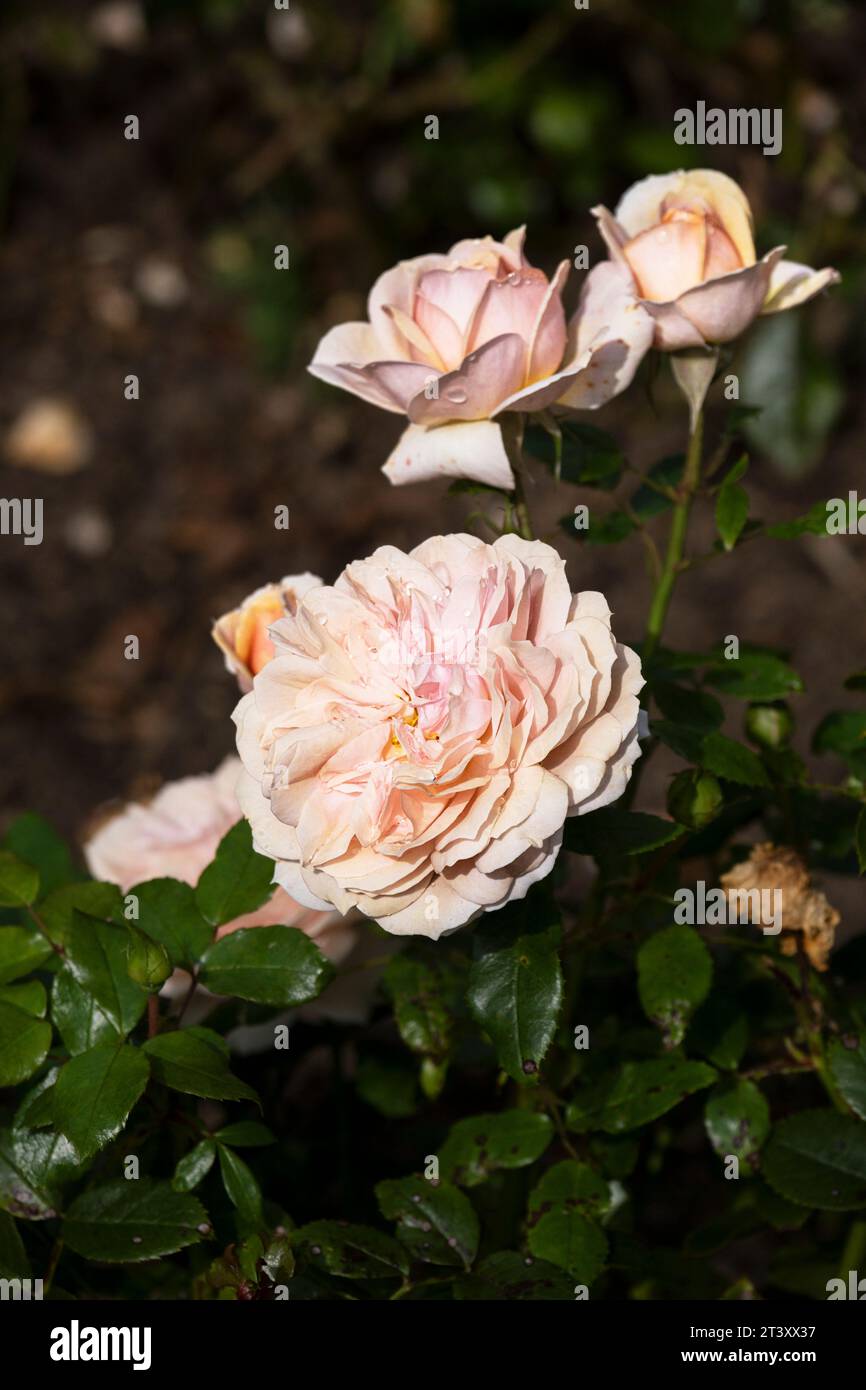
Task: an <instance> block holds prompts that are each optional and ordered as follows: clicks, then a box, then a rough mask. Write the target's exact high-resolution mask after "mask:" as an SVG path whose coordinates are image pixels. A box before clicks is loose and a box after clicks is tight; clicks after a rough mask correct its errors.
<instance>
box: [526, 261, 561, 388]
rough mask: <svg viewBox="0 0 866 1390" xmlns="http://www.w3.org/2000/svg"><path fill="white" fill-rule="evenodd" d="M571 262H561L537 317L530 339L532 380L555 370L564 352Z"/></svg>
mask: <svg viewBox="0 0 866 1390" xmlns="http://www.w3.org/2000/svg"><path fill="white" fill-rule="evenodd" d="M568 271H569V264H568V261H560V263H559V265H558V266H557V268H556V272H555V274H554V276H553V279H552V280H551V282H550V284H549V285H548V287H547V293H546V295H545V297H544V300H543V302H542V304H541V306H540V307H539V310H538V317H537V319H536V322H535V325H534V327H533V330H532V335H531V337H530V339H529V370H528V377H529V380H530V381H539V380H543V379H545V378H547V377H549V376H550V374H551V373H552V372H555V371H556V369H557V367H558V366H559V365H560V363H561V362H562V354H563V353H564V352H565V344H566V338H567V332H566V327H565V309H564V308H563V304H562V292H563V290H564V289H565V282H566V280H567V279H568Z"/></svg>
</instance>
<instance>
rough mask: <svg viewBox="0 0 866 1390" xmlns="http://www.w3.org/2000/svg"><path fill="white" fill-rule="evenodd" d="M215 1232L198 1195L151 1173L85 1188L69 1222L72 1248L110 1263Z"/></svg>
mask: <svg viewBox="0 0 866 1390" xmlns="http://www.w3.org/2000/svg"><path fill="white" fill-rule="evenodd" d="M209 1233H210V1223H209V1221H208V1219H207V1213H206V1212H205V1209H204V1207H203V1206H202V1204H201V1202H199V1200H198V1199H197V1198H196V1197H193V1196H191V1195H190V1194H189V1193H187V1192H175V1191H174V1190H173V1189H172V1187H171V1186H170V1185H169V1184H168V1183H167V1182H154V1181H152V1180H151V1179H149V1178H139V1179H138V1180H137V1181H136V1182H127V1181H126V1180H125V1179H123V1178H121V1179H120V1180H119V1181H118V1182H111V1183H107V1184H106V1185H105V1186H104V1187H94V1188H91V1189H90V1191H88V1192H82V1194H81V1196H80V1197H76V1199H75V1201H74V1202H73V1203H72V1205H71V1206H70V1208H69V1211H68V1212H67V1215H66V1220H65V1221H64V1223H63V1238H64V1240H65V1242H66V1244H67V1245H68V1246H69V1247H70V1249H72V1250H75V1251H76V1252H77V1253H78V1254H79V1255H83V1256H84V1257H85V1259H88V1260H100V1261H104V1262H106V1263H108V1264H135V1263H138V1262H139V1261H141V1260H155V1259H159V1258H160V1257H161V1256H163V1255H173V1254H174V1252H175V1251H176V1250H183V1249H184V1247H185V1246H187V1245H196V1244H197V1243H198V1242H199V1241H200V1240H201V1238H202V1236H203V1235H207V1234H209Z"/></svg>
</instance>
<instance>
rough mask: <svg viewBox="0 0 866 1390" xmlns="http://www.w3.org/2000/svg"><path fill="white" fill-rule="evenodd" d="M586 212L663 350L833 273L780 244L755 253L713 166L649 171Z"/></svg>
mask: <svg viewBox="0 0 866 1390" xmlns="http://www.w3.org/2000/svg"><path fill="white" fill-rule="evenodd" d="M593 213H594V214H595V216H596V218H597V219H598V224H599V230H600V231H601V234H602V236H603V237H604V240H605V243H606V245H607V249H608V252H609V254H610V256H611V257H612V259H613V261H614V262H615V263H617V264H618V265H621V266H622V267H624V268H625V269H626V270H627V271H628V272H629V274H630V276H631V278H632V282H633V293H634V294H635V296H636V297H637V299H638V301H639V302H640V303H641V304H642V305H643V307H644V308H645V309H646V310H647V311H648V313H649V314H651V316H652V318H653V320H654V321H655V346H656V347H658V348H663V349H666V350H667V351H677V350H679V349H681V348H699V347H705V346H708V345H711V344H714V343H727V342H730V341H731V340H732V339H733V338H737V337H739V335H740V334H741V333H742V332H744V330H745V329H746V328H748V327H749V324H750V323H751V322H752V321H753V319H755V318H756V317H757V316H758V315H759V314H776V313H779V312H780V310H782V309H792V308H794V307H795V305H797V304H802V303H804V302H805V300H807V299H811V298H812V296H813V295H816V294H817V293H818V292H819V290H822V289H824V287H825V286H826V285H832V284H835V283H836V282H837V281H838V279H839V274H838V272H837V271H835V270H830V269H826V270H810V269H809V267H808V266H805V265H798V264H797V263H796V262H794V261H785V260H783V259H782V257H783V256H784V254H785V247H784V246H777V247H776V248H775V250H773V251H769V252H768V253H767V255H766V256H764V257H763V259H762V260H760V261H759V260H757V259H756V256H755V243H754V240H753V237H752V212H751V208H750V207H749V203H748V200H747V198H746V195H745V194H744V193H743V191H742V189H741V188H740V187H739V185H738V184H736V183H735V182H734V180H733V179H730V178H728V176H727V175H726V174H720V173H718V172H717V171H716V170H714V169H694V170H691V171H690V172H688V173H686V172H684V171H683V170H682V169H680V170H678V171H677V172H676V173H672V174H651V175H650V177H649V178H646V179H641V180H640V182H639V183H636V184H633V185H632V187H631V188H630V189H629V190H628V192H627V193H626V194H625V195H624V197H623V198H622V199H621V200H620V202H619V204H618V206H617V209H616V215H615V216H612V215H611V213H609V212H608V210H607V208H605V207H597V208H593ZM599 269H600V267H597V268H596V269H595V270H593V271H592V272H591V273H590V277H589V278H590V280H591V279H592V277H593V276H594V275H597V274H598V272H599Z"/></svg>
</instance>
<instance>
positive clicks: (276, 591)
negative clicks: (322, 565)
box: [211, 574, 322, 690]
mask: <svg viewBox="0 0 866 1390" xmlns="http://www.w3.org/2000/svg"><path fill="white" fill-rule="evenodd" d="M321 582H322V581H321V579H318V578H317V577H316V575H314V574H289V575H286V577H285V579H281V580H280V582H279V584H265V585H263V587H262V588H261V589H256V591H255V593H253V594H250V596H249V598H245V599H244V601H243V603H242V604H241V606H240V608H233V609H232V611H231V612H230V613H224V614H223V616H222V617H221V618H218V619H217V621H216V622H215V623H214V625H213V628H212V629H211V635H212V637H213V639H214V641H215V642H216V644H217V646H218V647H219V649H220V651H221V652H222V653H223V656H224V658H225V663H226V669H227V670H228V671H231V673H232V675H234V676H236V677H237V681H238V685H239V686H240V688H241V690H251V689H252V684H253V677H254V676H256V675H258V673H259V671H260V670H261V669H262V667H263V666H264V664H265V662H267V661H270V659H271V657H272V656H273V654H274V648H273V644H272V642H271V640H270V638H269V637H268V628H269V627H270V625H271V623H274V622H276V621H277V619H278V618H282V617H283V615H284V614H286V613H292V612H294V610H295V607H296V605H297V603H298V600H299V599H300V598H302V597H303V595H304V594H305V593H306V592H307V590H308V589H313V588H315V587H316V585H317V584H321Z"/></svg>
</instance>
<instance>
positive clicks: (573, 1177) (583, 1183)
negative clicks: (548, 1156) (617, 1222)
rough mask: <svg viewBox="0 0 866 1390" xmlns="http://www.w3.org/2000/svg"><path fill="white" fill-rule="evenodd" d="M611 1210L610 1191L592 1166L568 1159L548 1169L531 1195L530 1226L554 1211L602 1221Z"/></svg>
mask: <svg viewBox="0 0 866 1390" xmlns="http://www.w3.org/2000/svg"><path fill="white" fill-rule="evenodd" d="M609 1206H610V1189H609V1187H608V1185H607V1183H606V1182H605V1180H604V1178H603V1177H601V1176H600V1175H599V1174H598V1173H597V1172H596V1171H595V1169H594V1168H591V1167H590V1166H589V1164H588V1163H579V1162H578V1161H577V1160H576V1159H573V1158H566V1159H563V1161H562V1162H561V1163H554V1165H553V1167H552V1168H548V1170H547V1172H546V1173H545V1174H544V1175H543V1177H542V1178H541V1180H540V1181H539V1182H537V1183H536V1184H535V1187H534V1188H533V1189H532V1191H531V1192H530V1194H529V1220H530V1224H532V1223H533V1222H536V1221H539V1220H540V1219H541V1217H542V1216H543V1215H544V1214H545V1212H547V1211H550V1210H551V1209H552V1208H553V1207H561V1208H563V1209H567V1210H569V1211H576V1212H578V1213H579V1214H580V1215H582V1216H588V1217H592V1218H596V1217H601V1216H603V1215H604V1214H605V1212H606V1211H607V1209H608V1207H609Z"/></svg>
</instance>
